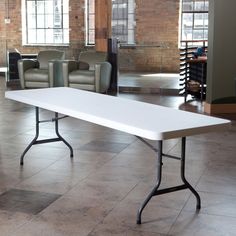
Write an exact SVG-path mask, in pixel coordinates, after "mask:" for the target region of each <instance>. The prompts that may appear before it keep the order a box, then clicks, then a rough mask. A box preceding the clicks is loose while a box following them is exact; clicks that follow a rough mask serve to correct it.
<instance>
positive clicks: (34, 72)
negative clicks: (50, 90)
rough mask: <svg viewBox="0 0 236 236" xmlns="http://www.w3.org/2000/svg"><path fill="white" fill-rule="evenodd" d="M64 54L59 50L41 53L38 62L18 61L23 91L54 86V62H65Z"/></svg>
mask: <svg viewBox="0 0 236 236" xmlns="http://www.w3.org/2000/svg"><path fill="white" fill-rule="evenodd" d="M64 55H65V54H64V52H62V51H58V50H45V51H40V52H39V53H38V56H37V60H33V59H31V60H30V59H21V60H18V71H19V77H20V84H21V88H22V89H26V88H47V87H53V84H54V68H53V67H54V65H53V64H54V63H53V60H63V59H64Z"/></svg>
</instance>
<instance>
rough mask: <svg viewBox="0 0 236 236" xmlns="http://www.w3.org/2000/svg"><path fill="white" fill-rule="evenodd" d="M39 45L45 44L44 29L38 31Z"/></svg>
mask: <svg viewBox="0 0 236 236" xmlns="http://www.w3.org/2000/svg"><path fill="white" fill-rule="evenodd" d="M37 43H45V30H44V29H38V30H37Z"/></svg>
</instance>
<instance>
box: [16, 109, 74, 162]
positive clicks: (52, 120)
mask: <svg viewBox="0 0 236 236" xmlns="http://www.w3.org/2000/svg"><path fill="white" fill-rule="evenodd" d="M35 117H36V122H35V137H34V138H33V140H32V141H31V142H30V143H29V145H28V146H27V147H26V149H25V150H24V152H23V153H22V155H21V158H20V165H23V164H24V156H25V154H26V153H27V152H28V151H29V149H30V148H31V147H32V146H33V145H36V144H43V143H51V142H58V141H62V142H63V143H64V144H65V145H66V146H67V147H68V148H69V149H70V157H73V149H72V147H71V145H70V144H69V143H68V142H67V141H66V140H65V139H64V138H63V137H62V136H61V135H60V133H59V130H58V120H59V119H60V118H59V117H58V113H57V112H55V118H54V119H51V120H44V121H40V120H39V108H38V107H35ZM43 122H55V133H56V135H57V138H49V139H41V140H37V139H38V136H39V124H40V123H43Z"/></svg>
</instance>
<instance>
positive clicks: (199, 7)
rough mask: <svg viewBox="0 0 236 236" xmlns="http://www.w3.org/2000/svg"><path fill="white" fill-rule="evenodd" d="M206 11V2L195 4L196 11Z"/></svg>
mask: <svg viewBox="0 0 236 236" xmlns="http://www.w3.org/2000/svg"><path fill="white" fill-rule="evenodd" d="M204 10H205V1H200V0H197V1H195V4H194V11H204Z"/></svg>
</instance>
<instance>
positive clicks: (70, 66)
mask: <svg viewBox="0 0 236 236" xmlns="http://www.w3.org/2000/svg"><path fill="white" fill-rule="evenodd" d="M78 68H79V62H78V61H74V60H65V61H62V77H63V81H64V86H66V87H68V86H69V74H70V73H71V72H72V71H74V70H78Z"/></svg>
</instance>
